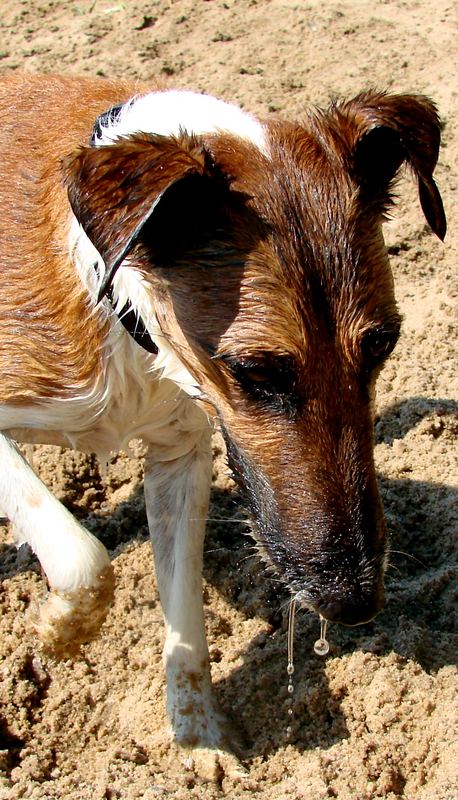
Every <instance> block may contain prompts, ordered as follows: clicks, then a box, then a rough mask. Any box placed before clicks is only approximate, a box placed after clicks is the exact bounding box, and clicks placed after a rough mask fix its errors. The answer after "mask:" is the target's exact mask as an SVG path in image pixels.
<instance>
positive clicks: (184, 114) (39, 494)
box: [0, 75, 446, 748]
mask: <svg viewBox="0 0 458 800" xmlns="http://www.w3.org/2000/svg"><path fill="white" fill-rule="evenodd" d="M0 121H1V128H2V133H1V138H0V142H1V144H0V148H1V165H2V186H1V192H0V195H1V196H0V226H1V229H0V270H1V280H2V286H3V290H2V293H1V298H0V369H1V375H2V381H1V396H0V431H1V433H0V463H1V469H0V506H1V507H2V508H3V509H4V511H5V513H6V515H7V516H8V518H9V519H10V520H11V522H12V523H13V529H14V531H15V535H16V537H17V544H18V545H19V544H21V543H23V542H27V543H28V544H29V545H30V546H31V548H32V550H33V551H34V552H35V553H36V555H37V557H38V559H39V561H40V563H41V566H42V568H43V570H44V573H45V574H46V577H47V581H48V585H49V596H48V599H47V601H46V603H45V604H44V606H43V607H42V608H41V610H40V613H39V621H38V629H39V633H40V635H41V637H42V639H43V641H44V642H45V643H46V644H47V645H48V646H49V647H51V648H53V649H54V650H55V651H59V649H60V650H62V651H64V650H65V648H68V647H72V646H75V644H78V643H80V642H83V641H86V640H88V639H89V638H90V637H91V636H93V635H95V633H96V632H97V630H98V629H99V627H100V625H101V623H102V622H103V620H104V618H105V616H106V613H107V609H108V607H109V605H110V602H111V599H112V596H113V572H112V567H111V564H110V559H109V557H108V555H107V552H106V550H105V549H104V547H103V546H102V545H101V544H100V543H99V542H98V541H97V540H96V538H95V537H93V536H92V534H91V533H89V532H88V531H87V530H85V529H84V528H83V527H82V526H81V525H80V524H79V523H78V522H77V521H76V520H75V519H74V518H73V517H72V515H71V514H69V513H68V512H67V511H66V510H65V509H64V508H63V507H62V505H61V504H60V503H59V502H58V501H57V500H56V498H55V497H54V496H53V495H52V494H51V493H50V492H49V491H48V489H47V488H45V486H44V485H43V484H42V482H41V481H40V480H39V478H38V477H37V476H36V475H35V473H34V472H33V470H32V468H31V467H30V466H29V465H28V463H27V461H26V460H25V459H24V458H23V456H22V455H21V453H20V451H19V449H18V447H17V444H16V442H32V443H51V444H59V445H63V446H67V447H72V448H76V449H79V450H82V451H91V452H96V453H97V454H98V455H99V456H100V457H101V458H102V459H103V458H106V456H107V454H108V453H109V452H110V451H113V450H119V449H122V448H127V447H128V443H129V441H130V440H131V439H133V438H141V439H143V440H144V442H145V443H146V445H147V448H148V449H147V456H146V459H145V498H146V508H147V515H148V524H149V528H150V532H151V538H152V543H153V550H154V558H155V564H156V571H157V580H158V585H159V592H160V597H161V603H162V607H163V612H164V617H165V628H166V635H165V646H164V662H165V671H166V677H167V710H168V714H169V717H170V720H171V724H172V728H173V734H174V736H175V738H176V740H177V741H178V742H179V743H181V744H183V745H187V746H189V747H211V748H224V747H227V744H228V743H227V728H226V724H225V720H224V717H223V715H222V713H221V711H220V710H219V709H218V708H217V706H216V703H215V701H214V699H213V696H212V689H211V679H210V668H209V657H208V649H207V643H206V638H205V630H204V614H203V605H202V587H201V572H202V549H203V537H204V529H205V516H206V512H207V506H208V500H209V490H210V483H211V471H212V458H211V435H212V430H213V427H214V425H215V424H216V425H217V426H218V427H219V428H220V429H221V431H222V433H223V435H224V438H225V440H226V444H227V453H228V461H229V464H230V466H231V468H232V470H233V472H234V474H235V476H236V478H237V480H238V481H239V483H240V485H241V486H242V488H243V489H244V491H245V494H246V498H247V503H248V507H249V509H250V511H251V514H252V517H253V535H254V537H255V540H256V543H257V546H258V549H259V551H260V553H261V555H262V557H263V558H264V559H265V560H266V562H267V563H268V564H269V565H270V567H271V568H272V569H273V570H275V572H276V573H277V575H278V576H279V578H280V579H281V580H282V581H283V582H284V584H286V586H287V587H288V589H289V591H290V593H291V596H292V598H294V599H295V600H296V601H297V602H298V603H300V604H301V605H302V606H303V607H306V608H308V609H311V610H312V611H314V612H317V613H319V614H321V615H322V617H324V618H325V619H327V620H331V621H334V622H341V623H344V624H347V625H357V624H360V623H363V622H366V621H368V620H370V619H372V618H373V617H374V616H375V614H377V612H378V611H379V610H380V608H381V607H382V604H383V573H384V568H385V562H386V557H387V535H386V528H385V523H384V518H383V510H382V504H381V500H380V496H379V492H378V488H377V481H376V476H375V469H374V461H373V394H374V386H375V381H376V378H377V375H378V374H379V372H380V370H381V368H382V367H383V364H384V362H385V361H386V359H387V358H388V356H389V355H390V353H391V352H392V350H393V348H394V347H395V345H396V342H397V339H398V336H399V331H400V324H401V321H400V315H399V312H398V309H397V306H396V302H395V298H394V291H393V281H392V275H391V272H390V267H389V263H388V258H387V254H386V250H385V246H384V241H383V237H382V230H381V228H382V222H383V221H384V219H385V217H386V215H387V213H388V212H389V210H390V207H391V205H392V202H393V183H394V181H395V179H396V177H397V175H398V173H399V171H400V169H401V166H402V165H403V164H407V165H408V166H410V168H411V169H412V171H413V173H414V174H415V176H416V179H417V181H418V190H419V197H420V202H421V206H422V209H423V212H424V215H425V217H426V220H427V222H428V223H429V226H430V227H431V229H432V230H433V231H434V232H435V233H436V234H437V236H438V237H439V238H440V239H443V238H444V236H445V230H446V223H445V215H444V209H443V205H442V201H441V198H440V194H439V191H438V189H437V186H436V184H435V182H434V180H433V171H434V168H435V166H436V161H437V158H438V152H439V146H440V122H439V118H438V114H437V111H436V109H435V106H434V105H433V103H432V102H431V101H430V100H429V99H427V98H425V97H423V96H413V95H390V94H385V93H383V92H378V91H368V92H365V93H362V94H360V95H358V96H357V97H355V98H353V99H351V100H349V101H346V102H335V103H333V104H332V105H331V106H330V107H329V108H328V109H327V110H326V111H321V110H317V109H310V110H308V111H305V112H304V116H303V119H302V121H301V122H300V123H295V122H292V123H291V122H286V121H281V120H277V119H275V120H273V119H272V120H270V119H269V120H268V121H265V120H264V121H263V120H260V119H258V118H256V117H254V116H252V115H251V114H249V113H247V112H245V111H243V110H241V109H240V108H238V107H236V106H234V105H231V104H229V103H226V102H223V101H222V100H219V99H216V98H213V97H210V96H206V95H202V94H196V93H192V92H189V91H175V90H157V91H155V90H153V91H151V90H150V89H148V88H146V89H145V87H139V86H136V85H132V84H129V83H124V82H122V81H119V82H118V81H112V80H103V79H99V80H91V79H83V78H81V79H74V78H69V77H58V76H48V77H46V78H44V77H43V78H42V77H39V76H31V75H29V76H23V77H20V76H16V75H15V76H12V77H8V78H7V77H3V78H2V80H1V85H0Z"/></svg>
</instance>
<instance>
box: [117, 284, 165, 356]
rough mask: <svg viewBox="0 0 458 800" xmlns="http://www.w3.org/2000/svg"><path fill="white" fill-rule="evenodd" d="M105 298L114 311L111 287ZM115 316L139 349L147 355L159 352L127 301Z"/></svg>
mask: <svg viewBox="0 0 458 800" xmlns="http://www.w3.org/2000/svg"><path fill="white" fill-rule="evenodd" d="M106 297H107V298H108V300H109V301H110V304H111V307H112V309H113V311H115V301H114V299H113V292H112V289H111V286H110V288H109V289H108V291H107V293H106ZM115 313H116V312H115ZM117 316H118V317H119V321H120V322H122V324H123V325H124V327H125V329H126V331H127V332H128V333H129V334H130V336H131V337H132V339H134V341H135V342H137V344H139V345H140V347H143V349H144V350H146V351H147V352H148V353H153V354H154V355H156V354H157V353H158V352H159V350H158V347H157V344H156V343H155V342H153V340H152V338H151V336H150V334H149V333H148V330H147V328H146V325H145V323H144V322H143V320H142V318H141V317H139V316H137V314H136V313H135V311H134V309H133V308H132V305H131V303H130V302H129V300H128V301H127V303H126V304H125V305H124V306H123V307H122V308H121V311H119V312H118V313H117Z"/></svg>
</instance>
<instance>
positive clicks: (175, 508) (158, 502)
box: [145, 428, 228, 749]
mask: <svg viewBox="0 0 458 800" xmlns="http://www.w3.org/2000/svg"><path fill="white" fill-rule="evenodd" d="M189 444H190V445H191V446H190V447H189V449H186V452H184V453H183V454H182V455H180V456H179V457H175V458H170V459H169V460H165V457H164V453H163V451H162V448H161V457H159V456H158V453H157V450H156V449H155V448H154V447H151V448H150V451H149V455H148V457H147V459H146V465H145V497H146V505H147V513H148V521H149V527H150V531H151V538H152V542H153V551H154V557H155V564H156V574H157V581H158V586H159V593H160V597H161V603H162V608H163V611H164V617H165V625H166V637H165V647H164V661H165V670H166V678H167V711H168V714H169V718H170V721H171V723H172V729H173V735H174V738H175V739H176V740H177V741H178V742H179V743H180V744H182V745H184V746H187V747H192V748H197V749H198V748H202V747H203V748H211V749H220V748H221V749H226V748H227V747H228V735H227V734H228V732H227V724H226V723H225V719H224V717H223V715H222V713H221V712H220V711H219V710H218V708H217V705H216V703H215V700H214V698H213V695H212V687H211V678H210V665H209V655H208V646H207V640H206V636H205V627H204V611H203V600H202V557H203V540H204V533H205V519H206V514H207V509H208V500H209V494H210V484H211V472H212V454H211V431H210V428H207V429H206V430H204V431H202V432H201V433H199V434H198V436H196V433H195V432H194V433H193V434H191V435H190V437H189ZM184 447H186V436H185V435H184V436H183V449H184Z"/></svg>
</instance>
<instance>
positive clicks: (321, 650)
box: [313, 639, 329, 656]
mask: <svg viewBox="0 0 458 800" xmlns="http://www.w3.org/2000/svg"><path fill="white" fill-rule="evenodd" d="M313 652H314V653H316V654H317V656H327V654H328V653H329V643H328V642H327V641H326V639H317V640H316V642H315V644H314V645H313Z"/></svg>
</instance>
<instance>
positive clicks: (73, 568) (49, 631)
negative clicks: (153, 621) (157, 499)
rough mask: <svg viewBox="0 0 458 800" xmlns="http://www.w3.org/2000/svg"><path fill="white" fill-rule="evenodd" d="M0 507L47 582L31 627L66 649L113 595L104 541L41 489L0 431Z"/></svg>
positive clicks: (89, 631)
mask: <svg viewBox="0 0 458 800" xmlns="http://www.w3.org/2000/svg"><path fill="white" fill-rule="evenodd" d="M0 508H1V509H2V511H3V512H4V513H5V515H6V516H7V517H8V519H9V520H10V522H11V523H12V525H13V533H14V537H15V539H16V544H17V545H18V546H19V545H21V544H25V543H28V544H29V545H30V547H31V548H32V550H33V551H34V553H35V554H36V555H37V557H38V560H39V561H40V564H41V566H42V568H43V571H44V573H45V575H46V577H47V580H48V584H49V589H50V592H49V595H48V597H47V599H46V602H45V603H44V604H43V605H42V606H41V607H40V608H39V609H38V619H37V620H36V627H37V630H38V633H39V636H40V638H41V639H42V641H43V642H44V644H45V645H46V646H48V647H49V648H50V649H52V650H53V651H54V652H56V653H60V654H63V653H67V652H71V651H72V650H74V649H75V648H76V647H77V646H79V644H81V643H82V642H84V641H87V640H88V639H91V638H93V636H94V635H95V634H96V633H97V632H98V630H99V628H100V625H101V624H102V622H103V621H104V619H105V617H106V614H107V611H108V608H109V606H110V604H111V601H112V598H113V588H114V577H113V568H112V566H111V563H110V559H109V557H108V553H107V551H106V550H105V548H104V546H103V545H102V544H101V543H100V542H99V541H98V540H97V539H96V538H95V536H93V535H92V534H91V533H89V531H87V530H86V529H85V528H83V527H82V525H80V524H79V523H78V522H77V521H76V519H75V518H74V517H73V516H72V515H71V514H70V512H69V511H67V510H66V509H65V508H64V507H63V505H62V504H61V503H60V502H59V501H58V500H57V499H56V498H55V497H54V495H53V494H51V492H50V491H49V490H48V489H47V488H46V486H45V485H44V484H43V483H42V481H41V480H40V478H39V477H38V476H37V475H36V474H35V472H34V471H33V469H32V468H31V467H30V465H29V464H28V463H27V461H26V460H25V459H24V458H23V456H22V455H21V453H20V451H19V450H18V448H17V447H16V445H15V443H14V442H13V441H12V440H11V439H10V438H9V437H8V436H6V435H5V434H4V433H0Z"/></svg>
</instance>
